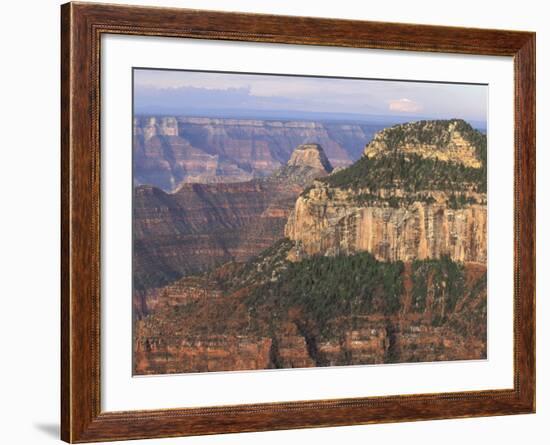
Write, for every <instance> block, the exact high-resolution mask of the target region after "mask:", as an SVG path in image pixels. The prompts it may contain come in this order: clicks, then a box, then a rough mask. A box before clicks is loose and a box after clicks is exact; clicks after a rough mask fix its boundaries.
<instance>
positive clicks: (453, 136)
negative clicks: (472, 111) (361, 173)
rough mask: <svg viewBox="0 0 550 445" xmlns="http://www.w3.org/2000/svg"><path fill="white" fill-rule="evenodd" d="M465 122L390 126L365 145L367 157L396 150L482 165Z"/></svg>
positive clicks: (431, 157) (468, 165) (467, 164)
mask: <svg viewBox="0 0 550 445" xmlns="http://www.w3.org/2000/svg"><path fill="white" fill-rule="evenodd" d="M476 133H477V132H475V130H473V129H472V127H470V126H469V125H468V124H467V123H466V122H464V121H462V120H459V119H453V120H449V121H419V122H412V123H407V124H402V125H396V126H394V127H390V128H387V129H385V130H382V131H380V132H378V133H377V134H376V135H375V137H374V138H373V140H372V141H371V142H369V143H368V145H367V146H366V147H365V151H364V155H365V156H366V157H367V158H373V157H379V156H388V155H390V154H395V152H398V153H403V154H406V155H407V154H416V155H419V156H421V157H424V158H429V159H437V160H439V161H443V162H454V163H458V164H462V165H465V166H466V167H472V168H480V167H481V166H482V160H481V159H480V158H479V153H478V147H476V142H477V141H476V138H475V136H474V137H472V136H473V135H475V134H476Z"/></svg>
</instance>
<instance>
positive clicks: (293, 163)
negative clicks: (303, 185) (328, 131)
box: [287, 144, 332, 173]
mask: <svg viewBox="0 0 550 445" xmlns="http://www.w3.org/2000/svg"><path fill="white" fill-rule="evenodd" d="M287 165H288V166H290V167H306V168H312V169H315V170H321V171H325V172H327V173H330V172H331V171H332V165H331V164H330V161H329V160H328V158H327V156H326V155H325V152H324V150H323V149H322V148H321V146H320V145H319V144H302V145H299V146H298V147H296V149H295V150H294V151H293V152H292V155H291V156H290V159H289V161H288V163H287Z"/></svg>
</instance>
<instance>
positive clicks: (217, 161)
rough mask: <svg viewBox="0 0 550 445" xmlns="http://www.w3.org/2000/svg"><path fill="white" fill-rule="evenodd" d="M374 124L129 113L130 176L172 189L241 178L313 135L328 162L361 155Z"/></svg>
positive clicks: (263, 172)
mask: <svg viewBox="0 0 550 445" xmlns="http://www.w3.org/2000/svg"><path fill="white" fill-rule="evenodd" d="M380 128H382V126H381V125H378V124H356V123H346V122H342V123H340V122H330V123H327V122H307V121H270V120H251V119H214V118H193V117H150V116H142V117H136V118H135V119H134V143H133V150H134V180H135V182H136V185H139V184H145V185H152V186H155V187H157V188H161V189H162V190H164V191H167V192H171V191H174V190H175V189H176V188H177V187H178V186H179V184H181V183H182V182H185V183H217V182H242V181H247V180H250V179H252V178H255V177H265V176H269V175H271V174H272V173H273V172H275V171H276V170H277V169H279V168H280V167H282V166H285V165H286V163H287V161H288V160H289V159H290V157H291V154H292V152H293V150H294V148H295V147H297V146H298V145H300V144H304V143H308V142H311V141H314V142H316V143H318V144H320V145H322V146H323V148H324V151H325V152H326V156H327V157H328V159H330V162H331V164H332V165H333V166H336V167H337V166H346V165H349V164H351V163H352V162H353V161H354V160H355V159H357V157H359V156H360V155H361V152H360V147H362V146H364V145H365V144H366V143H367V142H368V141H369V140H370V139H371V138H372V136H373V134H374V133H375V131H377V130H379V129H380Z"/></svg>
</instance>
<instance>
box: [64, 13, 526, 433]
mask: <svg viewBox="0 0 550 445" xmlns="http://www.w3.org/2000/svg"><path fill="white" fill-rule="evenodd" d="M61 16H62V47H61V59H62V97H61V101H62V132H61V134H62V140H61V143H62V179H61V182H62V246H61V249H62V277H61V280H62V385H61V386H62V394H61V398H62V428H61V433H62V439H63V440H65V441H67V442H93V441H103V440H122V439H139V438H152V437H173V436H184V435H199V434H214V433H227V432H244V431H262V430H276V429H288V428H305V427H318V426H338V425H352V424H367V423H376V422H398V421H407V420H424V419H440V418H453V417H474V416H490V415H505V414H520V413H532V412H534V410H535V311H534V307H535V290H534V289H535V237H534V233H535V231H534V224H535V35H534V34H533V33H529V32H517V31H501V30H486V29H466V28H450V27H438V26H420V25H406V24H389V23H379V22H361V21H348V20H334V19H319V18H306V17H285V16H268V15H255V14H240V13H222V12H213V11H198V10H186V9H171V8H147V7H133V6H116V5H104V4H103V5H99V4H91V3H86V4H81V3H67V4H65V5H63V6H62V10H61Z"/></svg>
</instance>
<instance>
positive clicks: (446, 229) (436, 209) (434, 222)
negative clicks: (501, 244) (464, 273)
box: [285, 182, 487, 264]
mask: <svg viewBox="0 0 550 445" xmlns="http://www.w3.org/2000/svg"><path fill="white" fill-rule="evenodd" d="M360 193H361V192H360V191H349V190H341V189H334V190H332V189H331V188H330V187H328V186H327V185H326V184H323V183H319V182H318V183H316V184H315V186H314V187H313V188H312V189H311V190H310V191H309V192H308V193H307V194H305V195H304V196H300V197H299V198H298V199H297V201H296V205H295V206H294V210H293V212H292V214H291V215H290V217H289V219H288V222H287V224H286V227H285V235H286V236H287V237H289V238H290V239H292V240H294V241H297V243H298V247H297V254H305V255H315V254H319V253H321V254H331V255H336V254H353V253H357V252H364V251H366V252H371V253H372V254H374V255H375V257H376V258H377V259H379V260H383V261H397V260H400V261H405V262H409V261H413V260H415V259H421V260H422V259H427V258H440V257H442V256H450V257H451V258H452V259H453V260H454V261H461V262H475V263H480V264H485V262H486V260H487V240H486V233H487V208H486V206H485V205H481V204H472V205H468V206H466V207H464V208H459V209H451V208H448V207H447V204H446V203H442V204H437V203H434V204H426V203H423V202H419V201H413V203H412V204H410V205H407V206H400V207H396V208H392V207H388V206H387V205H385V203H384V202H383V201H381V202H380V203H379V205H369V206H362V205H358V204H356V202H357V200H356V197H357V196H359V195H360Z"/></svg>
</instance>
